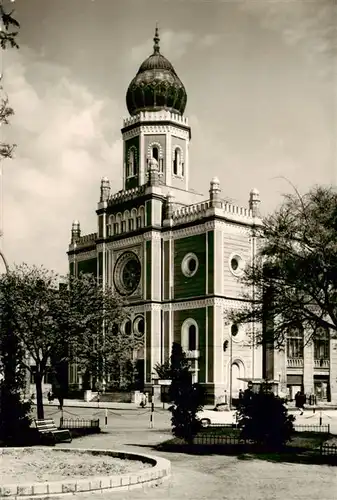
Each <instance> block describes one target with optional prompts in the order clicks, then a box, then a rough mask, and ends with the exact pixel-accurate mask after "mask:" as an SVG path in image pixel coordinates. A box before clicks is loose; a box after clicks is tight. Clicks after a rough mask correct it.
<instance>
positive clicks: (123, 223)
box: [122, 220, 126, 233]
mask: <svg viewBox="0 0 337 500" xmlns="http://www.w3.org/2000/svg"><path fill="white" fill-rule="evenodd" d="M125 231H126V220H123V221H122V233H125Z"/></svg>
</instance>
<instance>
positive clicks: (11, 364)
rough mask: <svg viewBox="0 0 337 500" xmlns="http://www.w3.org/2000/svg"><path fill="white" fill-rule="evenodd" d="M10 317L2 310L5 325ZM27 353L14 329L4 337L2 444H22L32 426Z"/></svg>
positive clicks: (0, 353) (0, 343)
mask: <svg viewBox="0 0 337 500" xmlns="http://www.w3.org/2000/svg"><path fill="white" fill-rule="evenodd" d="M8 314H10V311H9V310H8V309H7V310H6V309H2V310H1V321H3V319H4V318H6V316H7V315H8ZM23 357H24V352H23V350H22V346H21V345H20V343H19V342H18V339H17V337H16V336H15V335H14V334H13V332H12V330H11V329H10V328H8V329H6V330H3V331H2V332H1V337H0V379H1V380H0V442H2V443H3V444H6V445H13V444H17V443H20V442H22V440H24V437H25V436H26V435H27V433H28V431H29V427H30V423H31V419H30V411H31V402H25V401H24V400H23V395H22V390H23V388H24V386H25V374H26V370H25V369H24V366H23V365H22V359H23Z"/></svg>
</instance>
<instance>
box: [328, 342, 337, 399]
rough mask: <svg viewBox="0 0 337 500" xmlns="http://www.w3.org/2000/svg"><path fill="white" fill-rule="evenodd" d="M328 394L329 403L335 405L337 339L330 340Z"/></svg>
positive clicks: (336, 397) (336, 393) (336, 396)
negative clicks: (329, 395)
mask: <svg viewBox="0 0 337 500" xmlns="http://www.w3.org/2000/svg"><path fill="white" fill-rule="evenodd" d="M330 394H331V402H332V403H335V404H336V403H337V339H330Z"/></svg>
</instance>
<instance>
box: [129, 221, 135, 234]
mask: <svg viewBox="0 0 337 500" xmlns="http://www.w3.org/2000/svg"><path fill="white" fill-rule="evenodd" d="M133 230H134V220H133V219H129V231H133Z"/></svg>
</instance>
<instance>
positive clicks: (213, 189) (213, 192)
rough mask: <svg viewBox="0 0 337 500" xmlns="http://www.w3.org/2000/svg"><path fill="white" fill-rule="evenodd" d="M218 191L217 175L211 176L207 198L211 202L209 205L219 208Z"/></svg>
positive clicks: (219, 191) (219, 190)
mask: <svg viewBox="0 0 337 500" xmlns="http://www.w3.org/2000/svg"><path fill="white" fill-rule="evenodd" d="M220 193H221V189H220V181H219V179H218V178H217V177H213V179H212V180H211V183H210V189H209V199H210V202H211V207H214V208H221V200H220Z"/></svg>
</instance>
